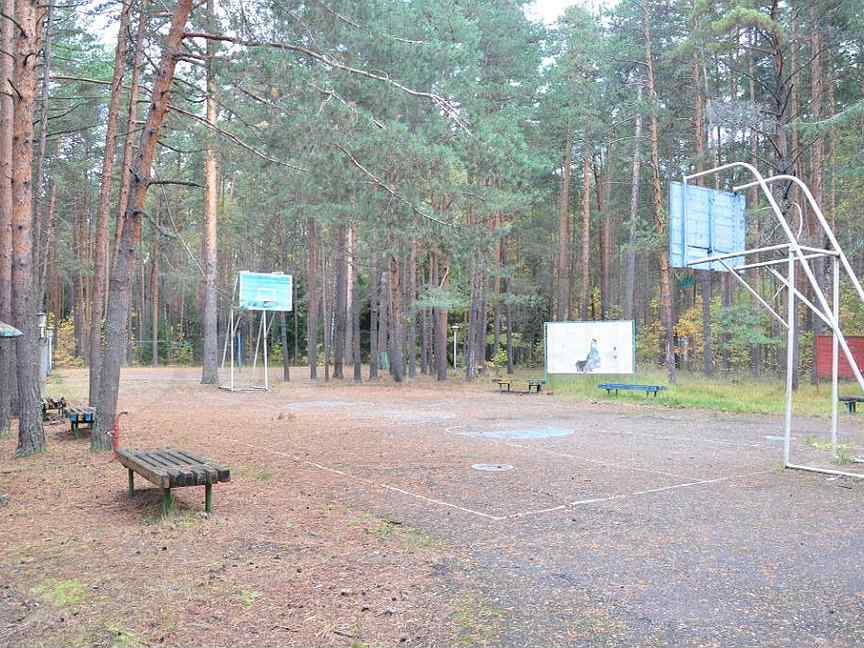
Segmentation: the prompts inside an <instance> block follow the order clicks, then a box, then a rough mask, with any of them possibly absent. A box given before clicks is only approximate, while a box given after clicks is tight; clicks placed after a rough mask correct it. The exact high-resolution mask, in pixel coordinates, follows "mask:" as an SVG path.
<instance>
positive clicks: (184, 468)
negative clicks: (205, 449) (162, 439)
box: [117, 448, 231, 516]
mask: <svg viewBox="0 0 864 648" xmlns="http://www.w3.org/2000/svg"><path fill="white" fill-rule="evenodd" d="M117 460H118V461H119V462H120V463H121V464H123V465H124V466H126V468H127V469H128V471H129V497H132V496H133V495H134V494H135V473H136V472H137V473H138V474H139V475H141V476H142V477H144V479H146V480H147V481H149V482H152V483H153V484H156V486H158V487H159V488H160V489H161V490H162V515H163V516H164V515H168V514H169V513H171V512H172V511H173V510H174V496H173V495H172V494H171V489H172V488H181V487H184V486H203V487H204V510H205V511H207V512H208V513H212V512H213V484H216V483H218V482H227V481H231V471H230V470H229V469H228V468H226V467H225V466H221V465H219V464H217V463H213V462H212V461H210V460H209V459H204V458H202V457H199V456H197V455H194V454H192V453H191V452H186V451H184V450H173V449H171V448H161V449H159V450H118V451H117Z"/></svg>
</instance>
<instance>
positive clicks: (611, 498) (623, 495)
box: [505, 470, 772, 520]
mask: <svg viewBox="0 0 864 648" xmlns="http://www.w3.org/2000/svg"><path fill="white" fill-rule="evenodd" d="M770 472H772V471H771V470H760V471H757V472H754V473H747V474H745V475H729V476H728V477H718V478H717V479H699V480H697V481H692V482H684V483H683V484H673V485H672V486H661V487H659V488H649V489H647V490H641V491H636V492H633V493H621V494H619V495H609V496H607V497H593V498H591V499H584V500H576V501H575V502H569V503H568V504H560V505H558V506H551V507H549V508H544V509H535V510H532V511H523V512H521V513H511V514H510V515H507V516H505V518H506V519H511V520H512V519H518V518H522V517H527V516H529V515H541V514H543V513H554V512H556V511H563V510H565V509H570V508H575V507H577V506H582V505H584V504H597V503H599V502H611V501H614V500H620V499H626V498H628V497H638V496H640V495H651V494H653V493H662V492H664V491H671V490H677V489H679V488H689V487H691V486H704V485H706V484H717V483H720V482H725V481H730V480H732V479H739V478H742V477H754V476H756V475H763V474H765V473H770Z"/></svg>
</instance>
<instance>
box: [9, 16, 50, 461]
mask: <svg viewBox="0 0 864 648" xmlns="http://www.w3.org/2000/svg"><path fill="white" fill-rule="evenodd" d="M16 4H17V7H16V12H15V15H16V18H17V21H18V30H17V33H16V39H15V85H16V89H17V92H16V93H15V100H14V101H15V116H14V119H13V124H14V135H13V149H12V249H13V261H12V320H13V324H14V325H15V326H17V327H18V328H19V329H20V330H21V332H22V333H23V334H24V335H23V336H21V337H19V338H17V339H16V343H15V345H16V357H17V377H18V448H17V450H16V455H18V456H28V455H31V454H33V453H35V452H41V451H43V450H44V449H45V431H44V430H43V428H42V411H41V407H40V404H39V396H40V394H39V355H38V350H39V326H38V321H37V317H36V311H37V307H36V303H35V299H34V298H35V295H34V285H33V284H34V278H35V276H36V274H35V269H34V267H33V104H34V100H35V97H36V82H37V74H38V73H37V66H38V63H39V57H38V53H39V49H40V46H41V44H40V33H41V30H42V17H43V15H44V11H43V10H42V9H40V8H39V5H38V3H37V2H36V0H18V2H17V3H16Z"/></svg>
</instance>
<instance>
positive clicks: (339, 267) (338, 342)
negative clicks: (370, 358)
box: [333, 225, 348, 380]
mask: <svg viewBox="0 0 864 648" xmlns="http://www.w3.org/2000/svg"><path fill="white" fill-rule="evenodd" d="M347 232H348V228H347V227H346V226H345V225H339V226H338V227H337V228H336V255H335V263H336V288H335V292H336V294H335V296H334V297H335V299H334V302H335V310H334V313H333V319H334V322H335V332H334V340H333V377H334V378H338V379H339V380H343V379H344V378H345V370H344V363H345V353H346V349H345V334H346V330H347V328H348V326H347V325H348V276H347V273H348V264H347V259H346V254H345V252H346V250H345V248H346V243H347V241H346V240H345V239H346V236H347Z"/></svg>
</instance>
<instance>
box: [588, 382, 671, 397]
mask: <svg viewBox="0 0 864 648" xmlns="http://www.w3.org/2000/svg"><path fill="white" fill-rule="evenodd" d="M598 387H600V389H605V390H606V394H607V395H608V394H611V393H612V392H613V391H614V392H615V395H616V396H617V395H618V391H619V390H620V391H641V392H645V395H646V396H647V395H648V394H654V398H657V392H659V391H663V390H664V389H666V388H665V387H663V386H661V385H630V384H627V383H603V384H602V385H598Z"/></svg>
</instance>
